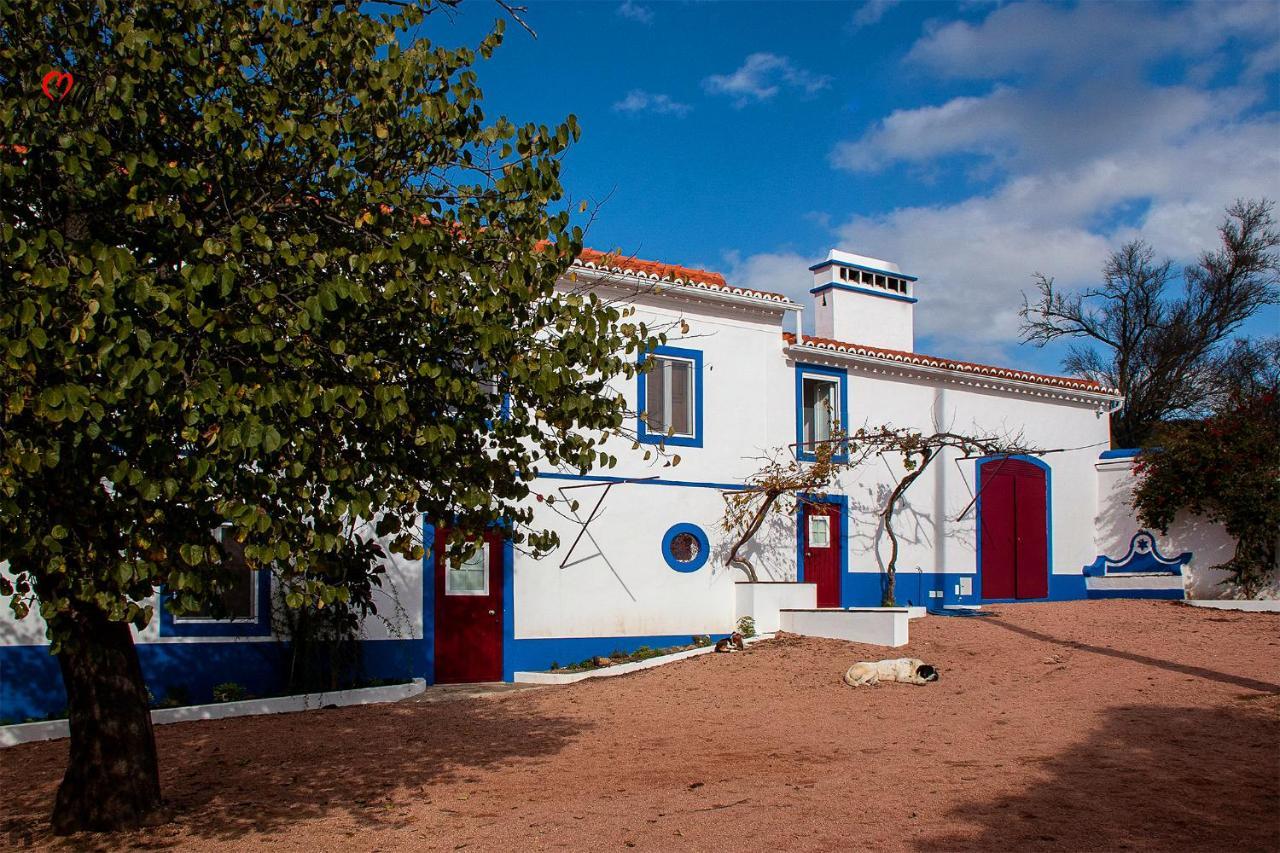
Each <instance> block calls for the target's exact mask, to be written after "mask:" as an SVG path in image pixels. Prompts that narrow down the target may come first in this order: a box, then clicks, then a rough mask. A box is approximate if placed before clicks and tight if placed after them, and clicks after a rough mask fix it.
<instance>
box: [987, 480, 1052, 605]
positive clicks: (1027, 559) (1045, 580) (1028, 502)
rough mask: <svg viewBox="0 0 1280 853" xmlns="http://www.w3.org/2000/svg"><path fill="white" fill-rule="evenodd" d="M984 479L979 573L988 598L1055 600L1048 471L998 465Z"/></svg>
mask: <svg viewBox="0 0 1280 853" xmlns="http://www.w3.org/2000/svg"><path fill="white" fill-rule="evenodd" d="M981 471H982V473H981V475H980V476H979V488H980V489H981V492H980V493H979V498H978V507H979V508H978V525H979V535H980V536H981V542H982V545H981V549H980V553H979V557H978V559H979V564H978V565H979V567H980V569H981V571H982V597H983V598H1047V597H1048V595H1049V519H1048V506H1049V490H1048V479H1047V477H1046V476H1045V470H1044V469H1043V468H1041V467H1040V466H1038V465H1033V464H1032V463H1030V462H1026V461H1024V460H1021V459H992V460H990V461H988V462H985V463H983V465H982V468H981Z"/></svg>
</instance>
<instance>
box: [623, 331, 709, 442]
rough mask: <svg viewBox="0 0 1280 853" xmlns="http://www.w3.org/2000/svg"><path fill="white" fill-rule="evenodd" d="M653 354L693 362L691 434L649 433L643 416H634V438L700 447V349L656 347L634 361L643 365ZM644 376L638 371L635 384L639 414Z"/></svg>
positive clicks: (643, 390) (644, 374)
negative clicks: (637, 390) (638, 376)
mask: <svg viewBox="0 0 1280 853" xmlns="http://www.w3.org/2000/svg"><path fill="white" fill-rule="evenodd" d="M655 355H668V356H671V357H672V358H683V359H688V360H689V361H692V362H693V407H694V408H693V436H692V437H690V436H671V437H670V438H668V437H667V436H665V435H663V434H661V433H650V432H648V430H647V429H646V427H645V423H644V418H643V417H640V416H637V417H636V440H637V441H640V442H641V443H643V444H662V445H667V446H670V447H701V446H702V350H696V349H681V348H679V347H658V348H656V349H655V350H653V352H650V353H641V354H640V359H639V360H638V361H637V362H636V363H637V364H639V365H642V366H643V365H644V363H645V361H646V360H647V359H648V358H649V357H651V356H655ZM645 377H646V372H645V371H641V372H640V381H639V382H638V383H637V386H638V388H639V390H640V397H639V399H638V400H637V401H636V412H638V413H639V415H643V414H644V403H645V386H646V383H645Z"/></svg>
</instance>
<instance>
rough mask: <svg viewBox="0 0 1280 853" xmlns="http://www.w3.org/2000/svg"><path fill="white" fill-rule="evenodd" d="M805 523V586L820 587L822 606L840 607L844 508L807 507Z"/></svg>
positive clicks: (829, 506)
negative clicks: (841, 514) (841, 510)
mask: <svg viewBox="0 0 1280 853" xmlns="http://www.w3.org/2000/svg"><path fill="white" fill-rule="evenodd" d="M801 517H802V519H803V523H804V530H803V536H804V582H805V583H813V584H817V585H818V606H819V607H839V606H840V562H841V560H840V554H841V550H840V549H842V548H843V547H844V537H843V536H842V535H841V530H840V507H839V506H837V505H835V504H806V505H805V506H804V511H803V512H802V514H801Z"/></svg>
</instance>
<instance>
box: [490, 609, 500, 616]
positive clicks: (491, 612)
mask: <svg viewBox="0 0 1280 853" xmlns="http://www.w3.org/2000/svg"><path fill="white" fill-rule="evenodd" d="M489 615H490V616H497V615H498V613H497V611H496V610H490V611H489Z"/></svg>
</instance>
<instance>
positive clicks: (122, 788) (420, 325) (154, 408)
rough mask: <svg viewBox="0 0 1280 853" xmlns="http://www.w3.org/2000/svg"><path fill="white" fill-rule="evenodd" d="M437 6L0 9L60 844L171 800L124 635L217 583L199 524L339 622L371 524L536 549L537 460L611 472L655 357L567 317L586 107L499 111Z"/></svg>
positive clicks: (4, 255) (14, 433)
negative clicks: (55, 75) (487, 531)
mask: <svg viewBox="0 0 1280 853" xmlns="http://www.w3.org/2000/svg"><path fill="white" fill-rule="evenodd" d="M438 8H439V7H438V6H437V5H435V4H433V3H431V2H430V0H420V2H408V3H396V4H392V5H381V6H378V5H376V4H375V5H373V6H371V7H369V8H368V9H366V11H365V12H364V13H362V12H361V11H360V8H359V6H358V4H357V5H356V6H345V5H342V4H336V3H332V2H329V0H271V2H255V3H246V2H243V1H242V0H168V2H166V1H165V0H161V1H160V2H154V0H147V2H141V0H138V2H132V0H21V2H17V3H15V2H12V0H0V11H2V12H3V26H0V411H2V415H0V560H5V561H8V564H9V565H8V576H7V577H6V578H5V579H4V580H3V581H0V591H2V592H3V593H4V594H5V595H7V596H9V598H10V602H11V606H12V609H13V610H14V612H15V613H16V614H17V615H18V616H19V617H21V616H23V615H24V614H25V613H26V612H27V611H28V610H29V609H30V608H38V610H39V613H40V614H41V615H42V616H43V617H44V619H45V620H46V621H47V624H48V637H49V640H50V642H51V648H52V652H53V653H54V654H56V655H57V658H58V662H59V665H60V668H61V671H62V675H63V681H64V684H65V686H66V689H67V695H68V700H69V709H70V724H71V742H70V761H69V765H68V768H67V771H66V775H65V777H64V779H63V781H62V784H61V786H60V788H59V789H58V794H57V800H56V803H55V805H54V810H53V826H54V828H55V830H56V831H58V832H70V831H75V830H79V829H98V830H102V829H115V828H120V827H126V826H133V825H137V824H140V823H142V822H145V821H149V820H152V819H155V818H156V816H157V815H159V814H161V813H162V812H161V807H162V803H161V793H160V785H159V781H158V775H157V766H156V752H155V746H154V738H153V733H152V730H151V723H150V718H149V716H148V711H147V695H146V690H145V687H144V684H143V679H142V673H141V671H140V667H139V663H138V656H137V652H136V650H135V647H134V645H133V639H132V634H131V630H130V626H136V627H141V626H143V625H145V624H147V622H148V621H149V620H150V619H151V618H152V617H153V615H154V614H153V612H152V610H153V607H152V605H151V604H150V603H149V602H151V601H152V600H153V598H152V595H153V593H154V592H155V591H156V590H157V588H160V587H163V588H164V589H165V590H166V591H167V593H166V598H167V603H166V606H168V607H170V608H172V609H173V611H174V612H175V613H183V612H191V611H192V610H193V609H195V608H198V607H200V606H202V605H203V604H204V602H206V601H208V600H211V599H214V598H216V596H217V593H218V591H219V589H220V585H221V584H222V582H223V578H222V576H221V575H220V568H219V567H220V565H221V561H222V560H223V558H224V556H225V555H224V553H223V551H222V548H221V545H220V544H219V541H218V540H215V539H214V538H213V537H212V535H211V531H213V530H215V529H217V528H219V527H221V526H224V525H226V526H228V527H227V528H226V534H225V535H227V536H231V537H233V538H234V539H235V540H236V541H238V542H239V543H241V544H242V545H243V547H244V554H245V557H246V558H247V560H248V561H249V563H250V565H251V566H253V567H255V568H258V569H260V570H267V569H268V568H270V569H271V570H273V571H276V572H279V573H280V574H281V575H282V576H283V577H286V578H287V579H288V580H289V584H288V590H289V593H288V596H287V598H288V605H290V606H294V607H301V606H315V607H319V606H325V605H331V604H334V603H338V602H342V601H344V600H345V599H346V598H347V597H348V596H349V594H350V592H349V590H350V589H351V588H352V587H353V584H354V585H355V586H358V585H359V579H360V577H361V576H362V575H365V574H369V573H372V572H376V571H377V568H376V567H377V560H378V558H379V556H380V553H381V548H380V546H379V545H378V544H377V543H376V542H370V541H366V540H364V539H362V538H361V537H359V536H357V535H356V534H355V532H354V530H355V524H356V521H357V520H358V519H376V520H377V522H378V532H379V534H380V535H381V536H382V537H383V539H384V540H385V541H388V542H389V543H390V546H391V547H392V548H394V549H395V550H396V551H398V552H400V553H403V554H405V555H408V556H411V557H416V556H419V555H420V553H421V548H420V545H418V544H417V543H416V542H415V541H414V538H413V536H412V535H411V533H412V531H413V530H415V529H416V528H417V525H418V523H419V521H418V520H419V519H420V518H421V516H422V514H426V515H427V516H428V517H431V518H438V519H450V520H451V521H452V526H453V531H454V533H453V535H454V537H455V540H456V541H461V539H462V538H464V537H465V536H467V535H468V534H469V533H470V534H474V532H476V531H478V530H480V529H482V528H483V527H485V526H486V525H490V524H492V523H494V522H495V521H497V520H499V519H502V520H504V521H505V522H506V523H508V524H509V525H510V526H511V529H512V533H513V535H514V536H515V537H516V538H517V540H519V541H525V542H526V545H527V547H529V548H532V549H543V548H547V547H549V546H550V545H552V544H553V543H554V541H555V540H554V537H553V536H552V535H551V534H550V533H548V532H545V531H539V530H533V529H528V527H527V526H528V525H529V524H530V523H531V521H532V514H531V510H529V509H528V508H527V504H522V502H521V501H522V499H523V498H524V497H525V496H526V495H527V494H528V491H529V489H528V486H527V482H528V481H529V479H530V478H532V477H533V476H534V475H535V473H536V471H537V470H538V467H539V465H555V464H563V465H569V466H574V467H577V468H579V469H585V468H587V467H588V466H591V465H597V464H599V465H609V464H612V463H613V462H614V461H615V460H613V459H612V458H611V457H609V456H608V455H607V454H606V453H605V452H604V451H603V450H602V449H601V446H600V442H601V440H602V438H603V437H605V436H607V435H608V434H610V433H612V432H614V431H615V430H617V429H619V427H620V426H621V424H622V422H623V404H622V401H621V399H620V397H619V396H618V395H617V394H616V393H613V392H611V391H610V390H609V381H610V380H611V379H613V378H614V377H617V376H619V375H622V376H630V375H631V374H632V372H633V371H634V361H635V351H636V349H637V348H645V347H648V346H652V345H653V344H654V343H656V340H655V335H654V334H653V333H652V332H651V331H650V330H644V329H643V327H640V326H637V325H633V324H631V323H628V322H625V321H624V316H625V314H626V312H625V310H620V309H619V308H618V307H616V306H614V305H608V304H604V303H601V302H600V301H598V300H596V299H595V298H594V297H592V296H589V295H585V294H580V293H573V294H568V295H564V296H562V297H558V298H553V295H554V291H553V288H554V285H555V282H556V281H557V279H558V278H559V277H560V276H561V274H562V273H564V272H565V271H566V270H567V269H568V267H569V265H570V263H571V261H572V258H573V257H574V256H575V255H576V254H577V252H578V251H579V250H580V248H581V234H580V232H579V230H578V229H577V228H575V227H571V221H570V217H569V215H568V213H567V212H566V211H565V210H564V209H563V203H562V195H563V190H562V188H561V183H560V158H561V156H562V155H563V153H564V152H565V151H566V149H567V148H568V146H569V145H570V144H571V142H572V141H573V140H574V139H576V137H577V136H578V128H577V125H576V122H575V120H574V119H573V118H572V117H569V118H568V119H567V120H566V121H565V122H564V123H563V124H561V125H559V126H554V127H542V126H532V125H530V126H516V125H513V124H512V123H511V122H509V121H507V120H505V119H502V118H499V119H493V120H491V119H488V118H486V116H485V114H484V112H483V111H482V109H481V91H480V89H479V88H478V86H477V80H476V72H475V70H474V67H473V66H474V65H475V63H476V61H477V58H478V57H479V58H488V57H489V56H490V54H491V53H492V52H493V51H494V49H495V48H497V47H498V46H499V44H500V41H501V37H502V26H501V22H499V23H498V25H496V26H495V28H494V30H493V32H492V33H491V34H490V35H489V36H487V37H486V38H484V39H483V40H482V41H480V43H479V45H478V47H477V48H476V49H475V50H471V49H450V48H445V47H441V46H438V45H436V44H433V43H432V41H431V40H430V39H429V36H431V35H432V34H433V33H434V30H435V28H436V26H437V25H438V24H445V23H447V18H441V17H439V16H436V17H432V13H433V12H434V11H436V10H437V9H438ZM387 10H390V11H387ZM51 69H60V70H63V71H67V72H70V73H72V74H73V75H74V77H75V84H74V86H73V88H72V89H71V91H70V93H69V94H68V95H67V97H66V98H65V99H63V100H61V101H57V100H49V99H47V98H45V96H44V95H43V94H42V93H41V90H40V81H41V79H42V77H43V75H45V74H46V73H47V72H48V71H50V70H51ZM657 337H660V336H657ZM457 547H461V546H457Z"/></svg>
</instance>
